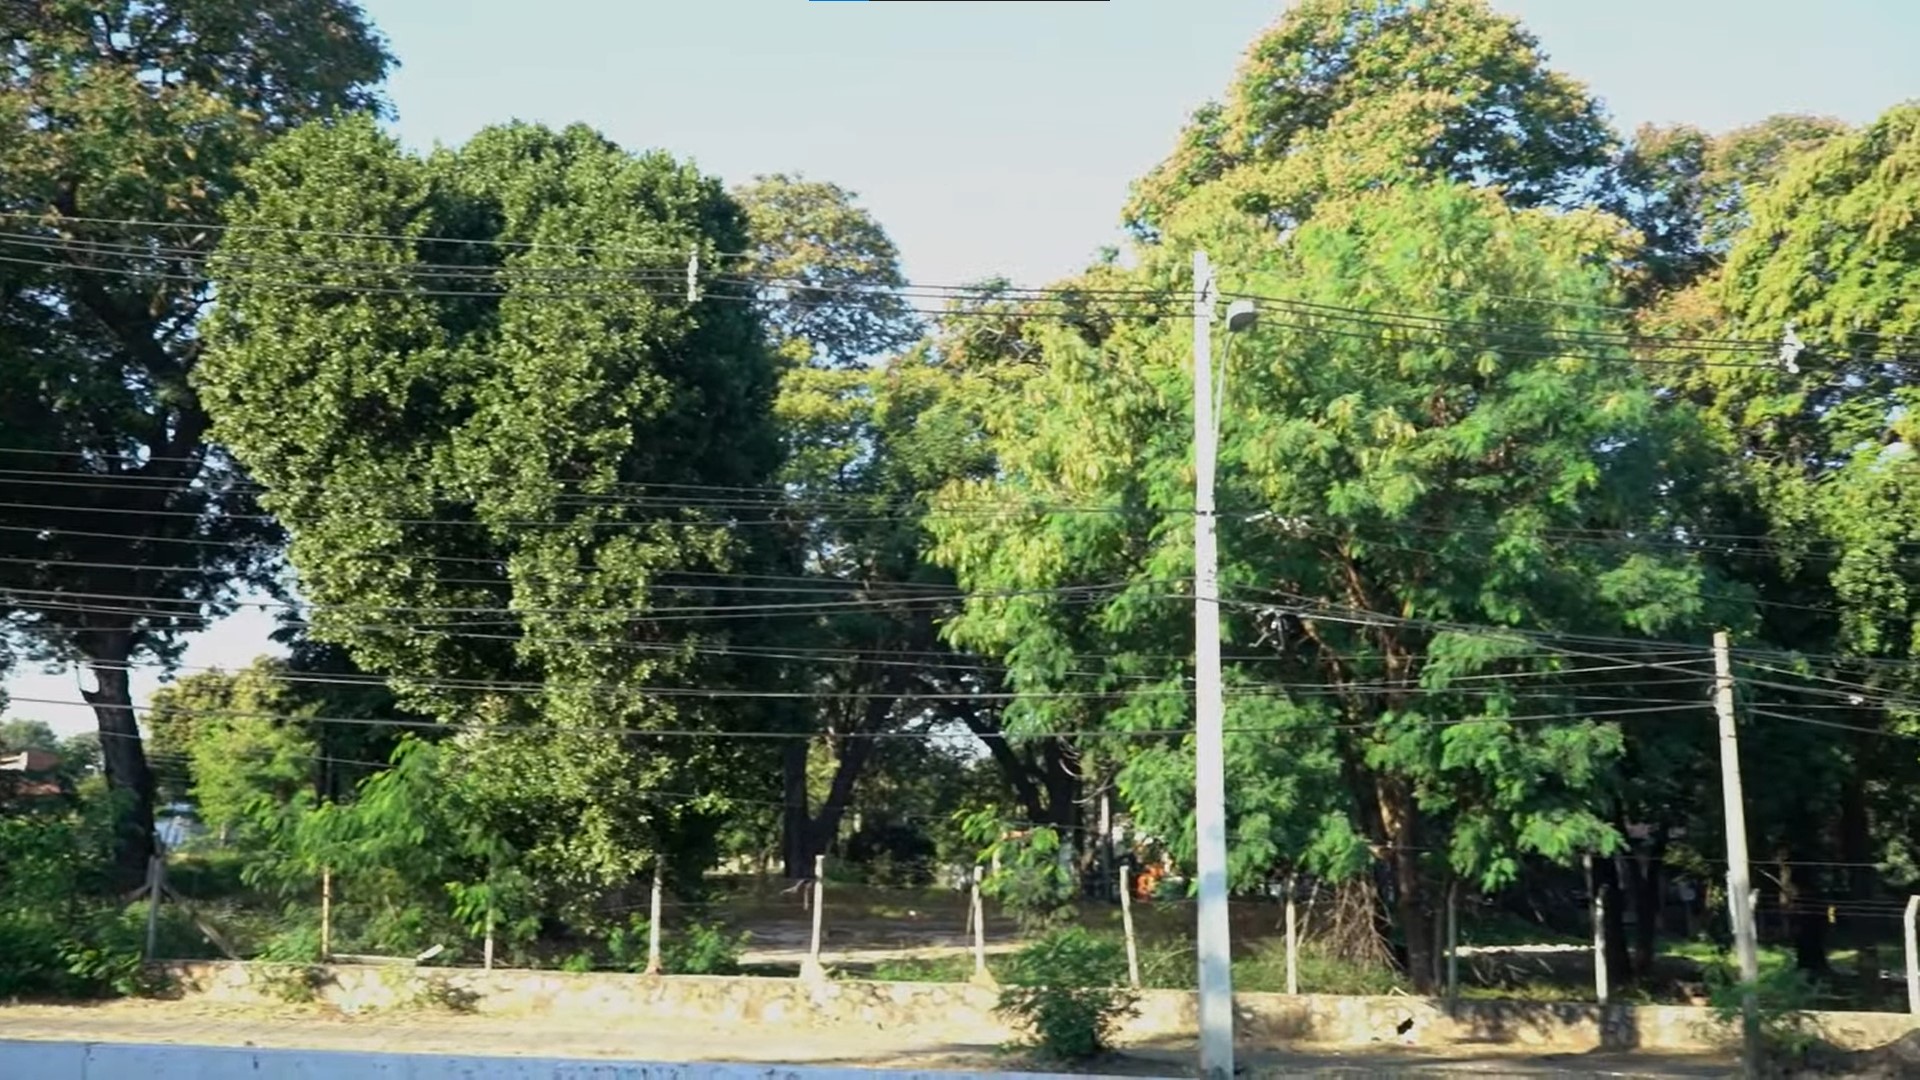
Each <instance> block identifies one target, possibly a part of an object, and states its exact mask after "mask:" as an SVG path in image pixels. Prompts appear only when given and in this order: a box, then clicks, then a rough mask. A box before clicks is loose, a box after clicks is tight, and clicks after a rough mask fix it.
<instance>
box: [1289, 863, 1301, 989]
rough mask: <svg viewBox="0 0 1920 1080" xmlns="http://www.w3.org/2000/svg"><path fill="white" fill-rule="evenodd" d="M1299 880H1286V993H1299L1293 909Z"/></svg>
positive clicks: (1297, 933) (1297, 929)
mask: <svg viewBox="0 0 1920 1080" xmlns="http://www.w3.org/2000/svg"><path fill="white" fill-rule="evenodd" d="M1298 882H1299V879H1298V878H1297V877H1296V878H1289V879H1288V880H1287V993H1289V994H1298V993H1299V992H1300V919H1299V912H1298V910H1297V909H1296V908H1295V907H1294V902H1293V894H1294V892H1295V891H1296V890H1295V888H1294V886H1295V885H1296V884H1298Z"/></svg>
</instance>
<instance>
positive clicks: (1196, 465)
mask: <svg viewBox="0 0 1920 1080" xmlns="http://www.w3.org/2000/svg"><path fill="white" fill-rule="evenodd" d="M1213 300H1214V291H1213V267H1212V266H1211V265H1209V263H1208V261H1207V253H1206V252H1204V251H1198V250H1196V251H1195V252H1194V253H1193V472H1194V490H1193V647H1194V697H1193V713H1194V773H1195V775H1194V784H1193V795H1194V817H1195V820H1196V822H1197V825H1198V829H1199V834H1200V835H1199V841H1200V844H1199V848H1200V858H1199V863H1200V928H1199V939H1200V940H1199V945H1200V1075H1201V1077H1203V1078H1204V1080H1230V1078H1231V1077H1232V1076H1233V967H1232V964H1231V961H1230V953H1229V951H1228V930H1227V782H1226V748H1225V747H1224V745H1223V743H1224V741H1225V734H1224V733H1223V732H1222V731H1221V726H1222V720H1223V715H1224V713H1225V711H1226V708H1225V703H1224V701H1223V699H1222V695H1221V691H1220V580H1219V578H1220V565H1219V563H1220V552H1219V549H1218V548H1217V547H1216V537H1215V524H1216V523H1215V521H1214V516H1213V469H1214V459H1215V457H1216V456H1217V452H1218V447H1217V443H1216V436H1217V435H1218V429H1217V428H1216V427H1215V426H1214V403H1213Z"/></svg>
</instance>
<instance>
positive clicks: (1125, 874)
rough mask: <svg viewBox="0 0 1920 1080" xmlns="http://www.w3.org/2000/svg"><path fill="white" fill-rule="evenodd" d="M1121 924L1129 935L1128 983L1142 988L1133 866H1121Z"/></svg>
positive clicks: (1135, 987)
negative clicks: (1134, 927) (1134, 916)
mask: <svg viewBox="0 0 1920 1080" xmlns="http://www.w3.org/2000/svg"><path fill="white" fill-rule="evenodd" d="M1120 926H1121V929H1122V930H1124V931H1125V932H1126V936H1127V985H1129V986H1132V987H1133V988H1134V989H1136V990H1138V989H1139V988H1140V948H1139V946H1137V945H1135V944H1134V942H1133V868H1132V867H1129V866H1126V865H1124V864H1123V865H1122V866H1121V867H1120Z"/></svg>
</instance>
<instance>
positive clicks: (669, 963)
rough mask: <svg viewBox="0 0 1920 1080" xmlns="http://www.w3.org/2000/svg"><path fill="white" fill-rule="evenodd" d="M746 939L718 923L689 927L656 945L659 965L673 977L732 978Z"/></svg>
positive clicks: (742, 934)
mask: <svg viewBox="0 0 1920 1080" xmlns="http://www.w3.org/2000/svg"><path fill="white" fill-rule="evenodd" d="M746 949H747V935H746V934H744V933H738V934H736V933H734V932H732V931H730V930H728V929H727V928H726V927H725V926H723V925H722V924H720V923H689V924H688V925H686V926H684V927H681V928H680V929H679V930H677V931H676V932H675V933H674V934H673V935H672V936H671V938H670V939H668V938H663V939H662V941H661V942H660V953H661V956H660V962H661V964H662V965H663V966H665V967H666V969H667V970H668V971H670V972H673V973H674V974H676V975H733V974H737V973H738V972H739V970H740V954H741V953H743V952H745V951H746Z"/></svg>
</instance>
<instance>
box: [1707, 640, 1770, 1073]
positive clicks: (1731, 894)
mask: <svg viewBox="0 0 1920 1080" xmlns="http://www.w3.org/2000/svg"><path fill="white" fill-rule="evenodd" d="M1713 675H1714V689H1713V708H1714V711H1715V712H1717V713H1718V714H1719V715H1720V794H1721V798H1722V799H1723V800H1724V811H1723V813H1724V815H1725V817H1726V829H1727V914H1728V916H1729V917H1730V918H1731V919H1732V920H1733V941H1734V948H1735V951H1736V952H1737V953H1738V954H1739V957H1740V982H1741V984H1742V994H1741V1001H1740V1014H1741V1030H1742V1035H1743V1038H1742V1043H1743V1045H1744V1047H1745V1055H1744V1058H1745V1060H1744V1061H1743V1062H1742V1064H1743V1066H1744V1067H1745V1069H1746V1074H1747V1075H1748V1076H1758V1075H1759V1074H1760V1012H1759V1002H1758V1001H1756V1000H1755V996H1754V991H1755V987H1756V986H1757V985H1758V983H1759V981H1760V954H1759V950H1758V948H1757V945H1756V942H1755V941H1754V925H1753V922H1754V919H1753V914H1754V912H1753V885H1752V882H1751V881H1750V880H1749V879H1748V876H1747V812H1746V799H1745V798H1744V797H1742V795H1741V793H1740V736H1739V732H1738V731H1737V730H1736V729H1735V727H1734V723H1733V660H1732V658H1731V657H1730V656H1729V654H1728V650H1727V633H1726V631H1724V630H1721V631H1717V632H1716V633H1715V634H1714V635H1713Z"/></svg>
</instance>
